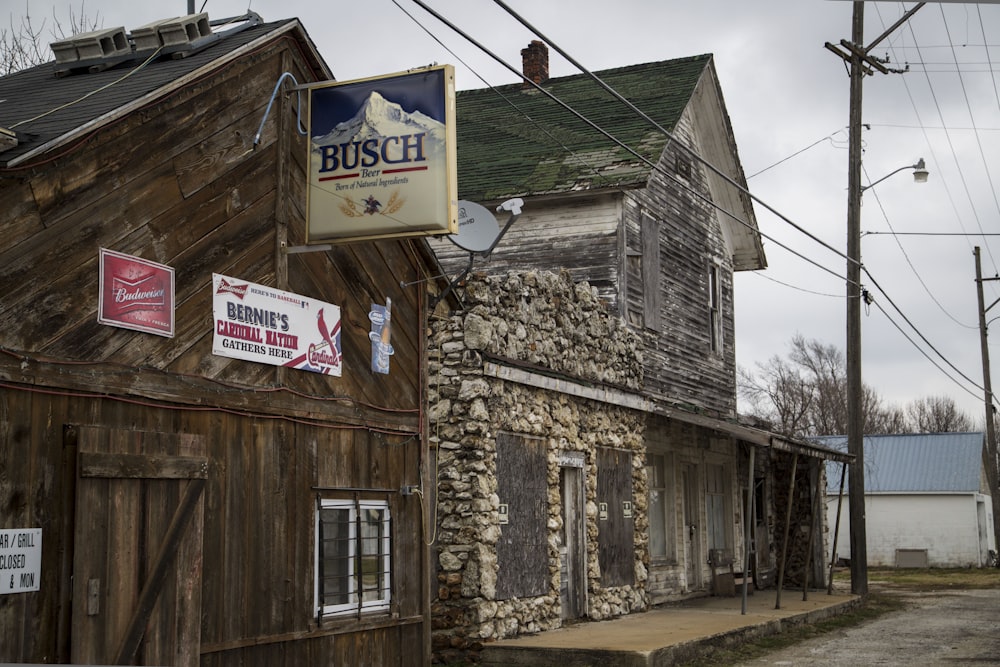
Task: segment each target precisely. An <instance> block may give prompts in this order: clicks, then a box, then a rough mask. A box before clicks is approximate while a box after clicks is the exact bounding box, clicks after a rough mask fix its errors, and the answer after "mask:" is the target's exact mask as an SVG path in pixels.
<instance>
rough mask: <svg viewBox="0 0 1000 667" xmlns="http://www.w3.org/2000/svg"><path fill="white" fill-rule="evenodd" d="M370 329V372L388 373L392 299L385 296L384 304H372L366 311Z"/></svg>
mask: <svg viewBox="0 0 1000 667" xmlns="http://www.w3.org/2000/svg"><path fill="white" fill-rule="evenodd" d="M368 319H369V320H371V323H372V329H371V332H370V333H369V334H368V338H369V339H370V340H371V342H372V372H373V373H382V374H383V375H388V374H389V357H391V356H392V343H391V342H390V339H391V336H392V299H390V298H388V297H386V300H385V305H384V306H380V305H378V304H377V303H373V304H372V309H371V311H370V312H369V313H368Z"/></svg>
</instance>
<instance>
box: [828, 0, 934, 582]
mask: <svg viewBox="0 0 1000 667" xmlns="http://www.w3.org/2000/svg"><path fill="white" fill-rule="evenodd" d="M924 4H925V3H923V2H920V3H917V5H916V6H915V7H913V8H912V9H910V10H909V11H907V12H905V13H904V14H903V17H902V18H900V19H899V20H898V21H896V23H894V24H893V25H892V26H891V27H890V28H889V29H888V30H886V31H885V32H883V33H882V34H881V35H879V36H878V37H877V38H876V39H875V41H874V42H872V43H871V44H869V45H868V46H864V39H865V37H864V30H865V3H864V2H854V3H853V5H854V12H853V18H852V20H851V41H850V42H847V41H846V40H841V41H840V46H841V47H843V49H845V50H841V49H840V48H838V47H836V46H834V45H833V44H830V43H829V42H827V44H826V48H827V49H829V50H830V51H833V52H834V53H835V54H837V55H838V56H840V57H841V58H843V59H844V61H845V62H847V63H849V64H850V67H851V70H850V76H851V90H850V109H849V124H848V142H849V146H848V158H847V159H848V169H847V453H848V454H851V455H852V456H853V457H854V458H853V459H852V460H851V462H850V463H849V464H848V488H847V493H848V498H847V507H848V516H849V517H850V522H851V527H850V538H851V593H853V594H854V595H860V596H866V595H868V538H867V534H866V525H865V523H866V521H865V434H864V406H863V404H862V396H863V385H862V381H861V295H862V290H861V195H862V192H863V191H864V188H863V186H862V185H861V127H862V125H861V123H862V117H861V99H862V91H863V84H862V82H863V79H864V77H865V75H866V74H871V73H872V71H873V70H878V71H879V72H881V73H882V74H888V73H889V72H890V70H889V68H887V67H886V66H885V64H884V63H882V62H880V61H879V60H878V59H876V58H874V57H873V56H871V55H870V53H871V50H872V49H873V48H874V47H875V46H876V45H878V43H879V42H881V41H882V40H883V39H885V38H886V37H887V36H889V34H890V33H892V32H893V31H894V30H895V29H896V28H898V27H899V26H901V25H902V24H903V23H905V22H906V21H907V20H908V19H909V18H910V17H911V16H912V15H913V14H914V12H916V11H917V10H919V9H920V8H921V7H923V6H924ZM893 71H897V72H898V70H893Z"/></svg>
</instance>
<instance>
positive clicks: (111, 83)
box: [7, 46, 163, 130]
mask: <svg viewBox="0 0 1000 667" xmlns="http://www.w3.org/2000/svg"><path fill="white" fill-rule="evenodd" d="M162 50H163V47H162V46H161V47H159V48H157V49H156V51H154V52H153V54H152V55H151V56H149V57H148V58H146V59H145V60H144V61H143V62H142V63H141V64H140V65H138V66H136V67H133V68H132V69H130V70H129V71H128V74H125V75H124V76H121V77H119V78H117V79H115V80H114V81H109V82H108V83H106V84H104V85H103V86H100V87H99V88H95V89H94V90H92V91H90V92H89V93H86V94H85V95H82V96H81V97H78V98H77V99H75V100H72V101H70V102H66V103H65V104H60V105H59V106H57V107H55V108H54V109H49V110H48V111H46V112H44V113H40V114H38V115H37V116H35V117H34V118H26V119H25V120H22V121H18V122H17V123H14V124H13V125H11V126H10V127H9V128H7V129H9V130H13V129H14V128H15V127H20V126H21V125H24V124H26V123H34V122H35V121H36V120H41V119H42V118H45V117H46V116H48V115H49V114H54V113H55V112H57V111H62V110H63V109H68V108H69V107H71V106H73V105H75V104H79V103H80V102H83V101H84V100H86V99H87V98H89V97H93V96H94V95H96V94H97V93H100V92H103V91H105V90H107V89H108V88H111V87H112V86H116V85H118V84H119V83H121V82H122V81H124V80H125V79H127V78H129V77H130V76H132V75H133V74H135V73H136V72H140V71H142V70H143V69H145V67H146V65H148V64H149V63H151V62H153V61H154V60H156V58H157V57H158V56H159V55H160V51H162Z"/></svg>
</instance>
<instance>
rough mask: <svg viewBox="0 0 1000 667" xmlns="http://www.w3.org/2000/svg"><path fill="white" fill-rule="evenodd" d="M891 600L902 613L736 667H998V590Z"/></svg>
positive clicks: (914, 594)
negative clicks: (900, 603) (901, 603)
mask: <svg viewBox="0 0 1000 667" xmlns="http://www.w3.org/2000/svg"><path fill="white" fill-rule="evenodd" d="M893 594H894V595H898V596H900V597H901V598H902V599H904V600H905V601H906V607H905V608H904V609H903V610H901V611H896V612H891V613H889V614H886V615H885V616H882V617H880V618H877V619H875V620H872V621H868V622H865V623H863V624H861V625H857V626H854V627H851V628H845V629H842V630H836V631H833V632H830V633H828V634H825V635H822V636H819V637H815V638H812V639H807V640H804V641H802V642H800V643H798V644H796V645H794V646H791V647H789V648H784V649H780V650H777V651H774V652H771V653H769V654H768V655H766V656H764V657H760V658H755V659H753V660H750V661H747V662H741V663H736V664H740V665H748V666H749V665H753V666H756V667H760V666H763V665H817V666H826V665H850V666H852V667H854V666H855V665H912V666H920V667H923V666H925V665H928V666H930V665H977V664H983V665H985V664H1000V589H997V588H993V589H987V590H979V589H976V590H935V591H923V592H916V591H894V592H893Z"/></svg>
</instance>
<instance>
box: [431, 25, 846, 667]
mask: <svg viewBox="0 0 1000 667" xmlns="http://www.w3.org/2000/svg"><path fill="white" fill-rule="evenodd" d="M522 56H523V58H524V76H525V79H527V80H530V81H534V82H536V83H538V84H540V85H538V86H534V85H529V84H527V83H525V84H514V85H509V86H503V87H498V88H495V89H494V88H491V89H482V90H471V91H462V92H460V93H459V96H458V118H459V133H458V148H459V189H460V196H461V199H462V201H469V202H474V203H478V204H481V205H483V206H485V207H487V208H488V209H492V208H493V207H495V206H497V205H499V204H501V203H502V202H505V201H507V200H509V199H512V198H517V199H522V200H523V210H522V212H521V215H520V217H519V218H517V220H516V222H515V223H514V224H513V225H512V226H511V227H510V228H509V230H508V231H506V233H505V235H504V236H503V238H502V239H501V241H500V243H499V244H498V245H497V246H496V247H495V248H494V249H493V251H492V253H491V254H489V255H488V256H484V255H485V253H475V252H469V251H468V250H469V249H468V248H465V247H464V246H462V245H461V244H452V243H448V242H447V241H435V242H434V243H433V244H432V247H433V248H434V250H435V252H436V253H437V256H438V257H439V259H440V260H441V262H442V264H443V265H444V266H445V267H446V268H447V269H448V270H449V271H450V272H451V273H452V275H458V274H460V271H461V270H463V269H464V268H466V267H468V266H469V263H470V261H471V265H472V274H471V276H472V277H471V278H469V279H468V280H467V281H466V286H465V291H464V293H463V292H462V290H461V288H460V289H459V291H460V294H462V298H463V306H462V308H459V309H456V310H454V311H453V312H452V313H451V314H450V318H451V319H449V320H447V321H446V322H445V323H443V324H440V325H439V326H437V328H436V329H435V331H436V333H437V336H438V338H437V339H435V341H434V343H433V346H432V349H431V351H430V357H431V362H432V369H433V368H437V367H436V366H435V362H436V360H437V359H438V355H440V357H441V360H440V363H441V364H442V366H441V367H440V368H441V370H440V373H441V374H442V377H441V380H440V384H441V388H440V389H437V385H438V380H437V379H435V378H434V377H433V376H434V372H433V371H432V379H431V387H432V389H431V395H432V407H431V417H432V423H431V427H432V433H434V434H437V436H438V437H439V438H440V443H439V446H440V447H441V448H442V461H445V460H448V461H449V462H453V463H455V465H457V466H458V470H460V471H462V472H458V473H457V472H455V470H454V469H453V468H452V467H449V466H445V465H442V470H443V471H445V472H444V473H442V474H443V475H445V476H444V477H443V478H442V481H441V499H442V503H441V506H440V508H439V509H440V516H441V522H440V533H439V541H438V543H437V548H438V582H439V592H438V599H437V600H436V601H435V602H434V607H433V608H434V610H435V614H440V618H438V619H437V623H436V628H438V629H439V630H438V631H436V634H435V647H436V648H437V649H440V650H445V649H446V647H447V646H449V645H450V646H464V647H466V648H471V649H474V648H475V647H476V646H478V645H479V644H480V643H482V642H484V641H488V640H489V639H496V638H503V637H510V636H513V635H516V634H519V633H523V632H537V631H539V630H546V629H550V628H554V627H559V625H560V624H562V623H564V622H567V621H572V620H574V619H577V618H580V617H583V618H589V619H592V620H597V619H603V618H609V617H612V616H616V615H622V614H627V613H632V612H636V611H643V610H645V609H648V608H649V606H650V605H652V604H656V603H658V602H664V601H668V600H677V599H681V598H684V597H688V596H694V595H704V594H707V593H710V592H712V591H713V590H716V589H717V578H716V576H715V575H716V574H718V573H720V572H721V571H722V570H723V569H724V570H725V571H726V572H728V571H729V566H730V565H732V566H733V569H734V570H736V571H748V572H749V573H750V576H752V577H753V584H752V585H751V586H752V587H753V586H764V585H768V584H769V583H773V581H774V580H775V574H776V573H777V571H778V568H779V564H780V563H781V562H785V561H787V562H789V563H791V562H793V561H795V562H797V563H798V570H799V573H798V576H799V579H801V573H802V572H803V571H804V568H805V564H806V563H807V562H809V561H810V559H809V558H803V557H802V556H801V555H800V556H799V557H797V558H795V559H793V558H792V557H791V554H792V553H793V552H794V551H796V550H798V551H799V552H801V554H805V553H807V552H808V553H815V554H819V553H820V551H821V550H820V548H819V546H818V545H820V544H821V543H822V525H821V524H820V523H819V519H818V512H816V511H813V510H812V509H811V505H812V503H810V498H815V497H816V494H818V493H819V492H820V489H821V488H822V483H821V481H820V478H821V475H822V472H821V466H820V465H819V463H820V462H821V461H822V459H823V458H825V457H835V458H836V457H838V456H841V455H839V454H836V453H833V452H827V451H824V450H823V449H822V448H819V447H811V446H809V445H806V444H804V443H797V442H791V441H789V440H787V439H784V438H781V437H779V436H777V435H775V434H772V433H769V432H768V431H766V430H761V429H758V428H752V427H750V426H747V425H744V424H741V423H740V422H739V419H738V415H737V411H736V361H735V336H734V331H735V323H734V318H733V312H734V308H733V303H734V299H735V294H734V289H733V274H734V272H736V271H751V270H761V269H763V268H765V266H766V262H765V256H764V251H763V246H762V242H761V238H760V234H759V233H758V230H757V225H756V220H755V217H754V211H753V207H752V204H751V198H750V196H749V194H748V193H747V191H746V181H745V178H744V176H743V171H742V167H741V165H740V162H739V157H738V152H737V149H736V143H735V139H734V136H733V131H732V128H731V127H730V123H729V117H728V115H727V112H726V109H725V104H724V101H723V96H722V92H721V89H720V86H719V82H718V78H717V76H716V72H715V65H714V60H713V58H712V56H710V55H701V56H695V57H691V58H683V59H678V60H669V61H663V62H655V63H646V64H639V65H633V66H627V67H622V68H618V69H613V70H607V71H602V72H597V73H596V76H597V77H598V78H599V79H600V80H601V81H602V82H603V83H604V84H606V87H605V86H602V85H600V84H598V83H597V82H596V81H594V80H593V78H591V77H590V76H587V75H586V74H579V75H573V76H566V77H559V78H551V79H550V78H549V77H548V55H547V47H546V46H545V45H544V44H543V43H542V42H538V41H535V42H532V43H531V44H530V45H529V46H528V47H527V48H526V49H524V50H523V51H522ZM609 89H610V90H611V91H614V92H615V93H617V94H619V95H621V96H623V97H624V98H626V99H627V100H628V103H625V102H623V101H622V100H621V99H619V98H617V97H616V96H615V95H613V94H612V92H610V91H609ZM644 116H645V117H644ZM505 215H506V214H498V216H497V217H498V223H499V224H498V227H499V226H500V224H502V223H503V222H504V220H505V219H506V218H505ZM541 271H551V272H553V273H557V274H560V275H565V276H566V277H567V279H568V280H570V281H571V282H572V283H573V284H575V285H576V286H577V287H576V288H572V287H564V286H556V287H552V286H547V285H548V282H549V281H548V280H547V279H540V278H539V277H537V275H536V274H535V272H541ZM487 276H488V277H489V279H486V278H485V277H487ZM591 295H592V297H591ZM597 304H600V307H598V306H597ZM599 311H600V312H599ZM514 397H517V398H514ZM435 399H437V402H436V403H435ZM477 399H478V401H479V402H478V403H477V402H476V401H477ZM518 401H519V402H518ZM527 461H531V463H530V464H528V463H525V462H527ZM792 471H796V472H797V473H798V474H797V475H795V482H796V486H795V487H794V488H792V489H789V483H790V482H791V481H792V479H793V475H792ZM807 473H808V474H807ZM538 486H540V487H541V488H536V487H538ZM790 491H791V492H790ZM525 494H530V496H531V498H533V500H531V501H526V500H524V499H523V496H524V495H525ZM799 500H801V501H802V502H799ZM751 501H754V504H755V506H754V507H751ZM790 504H794V506H795V508H796V509H795V513H794V515H791V516H788V518H787V519H786V516H787V515H786V512H785V510H786V508H788V507H789V505H790ZM535 505H537V506H538V507H536V508H534V509H532V510H531V512H530V513H527V512H528V509H529V508H532V507H533V506H535ZM515 508H520V510H521V513H520V514H519V515H516V514H514V511H515ZM748 518H749V521H748ZM517 522H520V523H517ZM786 522H788V523H791V524H792V526H793V528H792V530H791V531H789V534H791V536H792V538H793V540H794V541H795V542H796V543H791V544H789V548H788V551H787V553H788V554H789V556H788V557H785V558H783V555H784V554H785V543H786V542H788V540H785V538H784V534H783V532H782V527H783V525H785V524H786ZM526 524H529V525H526ZM811 527H815V530H811ZM807 534H808V535H811V536H812V537H813V540H812V542H810V543H808V544H807V540H806V539H804V537H803V536H805V535H807ZM748 544H750V545H752V547H753V548H752V550H751V556H750V558H749V559H747V558H746V556H745V552H746V547H747V546H748ZM810 544H811V545H812V546H811V547H810ZM529 556H530V558H529ZM811 560H812V563H813V564H816V563H818V562H819V560H820V559H819V558H815V557H814V558H812V559H811ZM715 565H719V567H715ZM543 566H545V567H543ZM818 573H819V574H822V566H821V565H820V566H819V568H818ZM730 581H731V580H730ZM814 581H815V579H814ZM751 590H752V588H751Z"/></svg>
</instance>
